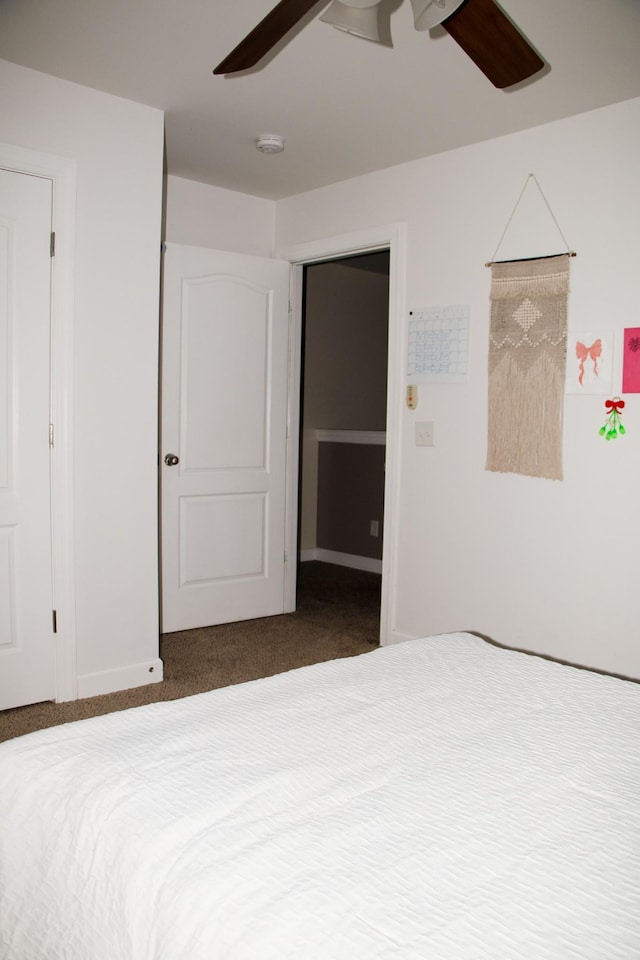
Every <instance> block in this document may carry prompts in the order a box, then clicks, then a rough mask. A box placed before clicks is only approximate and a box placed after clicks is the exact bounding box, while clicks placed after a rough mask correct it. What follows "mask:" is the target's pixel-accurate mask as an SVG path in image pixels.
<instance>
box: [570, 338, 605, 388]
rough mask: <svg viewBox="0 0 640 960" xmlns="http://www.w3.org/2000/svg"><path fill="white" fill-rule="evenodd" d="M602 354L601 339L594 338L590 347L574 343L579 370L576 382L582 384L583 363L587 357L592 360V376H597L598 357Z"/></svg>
mask: <svg viewBox="0 0 640 960" xmlns="http://www.w3.org/2000/svg"><path fill="white" fill-rule="evenodd" d="M601 354H602V340H594V341H593V343H592V344H591V346H590V347H588V346H587V345H586V344H584V343H581V342H580V341H579V340H578V342H577V343H576V357H577V358H578V360H579V361H580V372H579V374H578V383H579V384H580V386H582V380H583V378H584V365H585V362H586V361H587V360H589V359H591V360H592V361H593V373H594V376H596V377H597V376H598V357H599V356H600V355H601Z"/></svg>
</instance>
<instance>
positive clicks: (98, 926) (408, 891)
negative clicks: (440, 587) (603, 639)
mask: <svg viewBox="0 0 640 960" xmlns="http://www.w3.org/2000/svg"><path fill="white" fill-rule="evenodd" d="M0 898H1V899H0V956H1V957H2V960H63V958H64V960H222V958H224V960H276V958H277V960H289V958H291V960H293V958H296V960H485V958H486V960H521V958H525V960H551V958H553V960H573V958H575V960H617V958H620V960H633V958H638V957H640V687H639V686H638V685H636V684H634V683H630V682H625V681H623V680H619V679H616V678H613V677H608V676H602V675H597V674H594V673H591V672H589V671H585V670H579V669H576V668H572V667H567V666H563V665H561V664H558V663H554V662H550V661H548V660H544V659H541V658H539V657H535V656H530V655H526V654H523V653H517V652H515V651H510V650H505V649H502V648H499V647H497V646H495V645H493V644H491V643H488V642H486V641H485V640H483V639H481V638H479V637H477V636H473V635H470V634H449V635H446V636H439V637H431V638H424V639H421V640H415V641H409V642H406V643H402V644H398V645H396V646H391V647H386V648H382V649H379V650H375V651H372V652H371V653H367V654H363V655H361V656H359V657H353V658H350V659H345V660H338V661H333V662H331V663H324V664H319V665H316V666H313V667H305V668H302V669H299V670H294V671H291V672H290V673H287V674H282V675H279V676H276V677H271V678H268V679H264V680H257V681H253V682H251V683H245V684H241V685H238V686H233V687H227V688H224V689H221V690H216V691H212V692H211V693H205V694H200V695H197V696H193V697H188V698H186V699H184V700H177V701H173V702H170V703H158V704H153V705H150V706H145V707H140V708H137V709H134V710H128V711H124V712H121V713H114V714H110V715H108V716H103V717H96V718H94V719H90V720H83V721H80V722H77V723H72V724H65V725H63V726H59V727H53V728H51V729H48V730H43V731H40V732H38V733H33V734H29V735H28V736H26V737H21V738H19V739H17V740H14V741H8V742H6V743H4V744H1V745H0Z"/></svg>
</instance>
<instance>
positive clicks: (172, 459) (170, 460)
mask: <svg viewBox="0 0 640 960" xmlns="http://www.w3.org/2000/svg"><path fill="white" fill-rule="evenodd" d="M164 462H165V463H166V465H167V466H168V467H175V466H176V464H178V463H180V457H176V455H175V453H168V454H167V455H166V457H165V458H164Z"/></svg>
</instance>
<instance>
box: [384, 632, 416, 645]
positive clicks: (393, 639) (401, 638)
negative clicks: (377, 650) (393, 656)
mask: <svg viewBox="0 0 640 960" xmlns="http://www.w3.org/2000/svg"><path fill="white" fill-rule="evenodd" d="M416 639H417V637H414V636H413V635H411V636H410V635H409V634H408V633H398V632H397V631H396V630H393V631H392V633H391V635H390V636H389V637H387V639H386V640H385V641H384V643H383V642H382V641H381V646H383V647H390V646H392V645H393V644H395V643H406V642H407V640H416Z"/></svg>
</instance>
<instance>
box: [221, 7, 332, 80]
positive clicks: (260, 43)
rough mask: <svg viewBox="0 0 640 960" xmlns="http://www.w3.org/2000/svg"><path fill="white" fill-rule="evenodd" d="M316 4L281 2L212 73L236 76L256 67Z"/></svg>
mask: <svg viewBox="0 0 640 960" xmlns="http://www.w3.org/2000/svg"><path fill="white" fill-rule="evenodd" d="M317 3H318V0H280V3H278V4H277V6H275V7H274V8H273V10H272V11H271V13H268V14H267V15H266V17H265V18H264V20H261V21H260V23H259V24H258V26H257V27H254V28H253V30H252V31H251V33H249V34H247V36H246V37H245V38H244V40H242V41H241V42H240V43H239V44H238V46H237V47H235V48H234V49H233V50H232V51H231V53H230V54H229V56H228V57H225V59H224V60H223V61H222V63H219V64H218V66H217V67H216V68H215V70H214V71H213V72H214V73H215V74H220V73H237V72H238V71H239V70H248V69H249V68H250V67H255V65H256V63H258V62H259V61H260V60H262V58H263V57H264V56H265V54H267V53H268V52H269V50H271V49H272V47H275V45H276V43H278V41H279V40H282V38H283V37H284V36H285V34H287V33H288V32H289V30H291V29H292V28H293V27H295V25H296V23H298V21H299V20H302V18H303V17H304V16H305V14H307V13H308V12H309V10H311V9H312V8H313V7H315V6H316V4H317Z"/></svg>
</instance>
